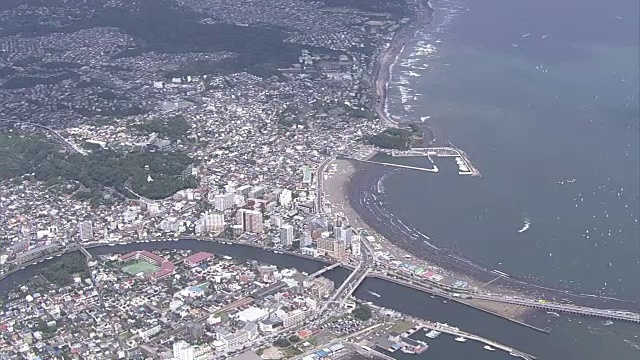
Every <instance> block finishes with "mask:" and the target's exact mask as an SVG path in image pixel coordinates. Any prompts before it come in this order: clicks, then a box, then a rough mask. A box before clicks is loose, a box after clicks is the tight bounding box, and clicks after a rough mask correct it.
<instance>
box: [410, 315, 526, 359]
mask: <svg viewBox="0 0 640 360" xmlns="http://www.w3.org/2000/svg"><path fill="white" fill-rule="evenodd" d="M418 326H420V327H423V328H427V329H431V330H436V331H439V332H443V333H446V334H449V335H453V336H462V337H464V338H466V339H469V340H473V341H477V342H480V343H483V344H485V345H488V346H491V347H493V348H495V349H499V350H502V351H505V352H507V353H509V354H510V355H512V356H515V357H519V358H521V359H524V360H534V359H536V357H535V356H533V355H531V354H527V353H526V352H524V351H520V350H517V349H514V348H512V347H509V346H507V345H503V344H500V343H498V342H496V341H493V340H489V339H486V338H483V337H481V336H478V335H474V334H471V333H468V332H465V331H462V330H460V329H458V328H457V327H454V326H450V325H447V324H441V323H432V322H430V321H425V320H421V322H420V323H419V325H418Z"/></svg>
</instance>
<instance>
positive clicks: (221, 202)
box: [213, 194, 235, 211]
mask: <svg viewBox="0 0 640 360" xmlns="http://www.w3.org/2000/svg"><path fill="white" fill-rule="evenodd" d="M234 197H235V195H234V194H218V195H216V196H214V197H213V206H214V207H215V209H216V210H218V211H225V210H227V209H231V208H232V207H233V204H234Z"/></svg>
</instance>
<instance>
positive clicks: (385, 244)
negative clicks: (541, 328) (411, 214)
mask: <svg viewBox="0 0 640 360" xmlns="http://www.w3.org/2000/svg"><path fill="white" fill-rule="evenodd" d="M327 170H328V171H327V172H326V173H325V174H326V175H327V177H326V180H324V194H325V198H324V200H325V201H328V202H329V203H330V204H331V212H332V213H333V214H335V215H338V214H341V215H342V216H344V217H346V218H347V219H348V220H349V224H351V226H353V227H355V228H362V229H364V230H366V231H367V232H368V233H369V234H370V235H372V236H373V237H374V238H375V243H376V244H377V245H378V247H379V248H380V249H381V252H384V253H388V254H390V255H392V256H393V257H395V258H396V259H404V262H407V263H415V264H416V265H421V266H423V267H425V266H426V267H427V268H429V270H431V271H434V272H437V273H439V274H445V275H448V276H452V277H456V278H459V279H467V280H468V281H469V282H470V283H471V284H472V285H471V286H474V285H475V286H481V283H479V282H477V281H474V279H472V278H470V277H468V276H465V275H462V274H456V273H453V272H451V271H447V270H445V269H443V268H441V267H438V266H436V265H434V264H430V263H426V262H425V261H424V260H422V259H419V258H416V257H415V256H414V254H411V253H409V252H408V251H406V250H404V249H402V248H400V247H398V246H396V245H394V244H393V243H392V242H391V241H389V240H388V239H387V238H385V237H384V236H382V235H381V234H380V233H378V232H377V231H376V230H375V229H374V228H372V227H371V226H369V224H367V223H366V222H365V221H364V220H363V219H362V217H361V216H360V215H359V214H358V213H357V212H356V211H355V210H354V209H353V207H352V206H351V205H350V203H349V185H350V181H351V180H352V178H353V176H354V174H355V173H356V167H355V166H354V165H353V164H352V163H351V162H350V161H348V160H334V161H332V162H331V163H330V164H329V165H328V166H327ZM472 305H474V306H477V307H479V308H481V309H485V310H488V311H490V312H493V313H496V314H498V315H500V316H504V317H507V318H511V319H514V320H522V319H523V318H524V316H525V315H526V314H528V313H529V312H531V311H532V310H531V309H527V308H523V307H520V306H514V305H507V304H498V303H493V302H489V301H477V302H474V303H473V304H472Z"/></svg>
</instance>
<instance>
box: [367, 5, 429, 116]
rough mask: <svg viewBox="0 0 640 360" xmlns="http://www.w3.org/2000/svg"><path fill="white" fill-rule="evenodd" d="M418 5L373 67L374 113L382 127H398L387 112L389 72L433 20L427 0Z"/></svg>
mask: <svg viewBox="0 0 640 360" xmlns="http://www.w3.org/2000/svg"><path fill="white" fill-rule="evenodd" d="M419 4H420V10H419V11H417V12H416V13H414V14H413V15H412V17H411V20H409V23H408V24H407V26H406V27H403V28H401V29H400V30H399V31H398V32H397V33H396V34H394V36H393V38H392V40H391V43H389V44H388V47H387V48H386V49H384V50H382V52H381V54H380V56H378V58H377V59H376V62H375V64H374V66H373V72H372V75H371V78H372V81H371V82H372V84H373V93H374V101H375V111H376V113H377V114H378V117H379V118H380V120H381V122H382V125H383V126H387V127H395V126H397V125H398V121H396V120H393V119H392V118H391V116H390V115H389V113H388V111H387V107H388V103H387V93H388V88H389V82H390V81H391V71H392V70H393V67H394V65H395V64H396V63H397V62H398V59H399V57H400V54H401V53H402V51H403V49H404V47H405V46H406V44H407V43H408V42H409V41H411V40H413V38H414V37H415V33H416V32H417V31H418V30H419V29H420V28H422V27H424V26H425V25H427V24H429V23H430V22H431V21H432V20H433V12H434V10H433V8H432V7H431V4H430V3H429V0H422V1H420V2H419ZM423 15H426V16H423Z"/></svg>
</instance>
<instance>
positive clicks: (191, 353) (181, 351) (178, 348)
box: [173, 341, 196, 360]
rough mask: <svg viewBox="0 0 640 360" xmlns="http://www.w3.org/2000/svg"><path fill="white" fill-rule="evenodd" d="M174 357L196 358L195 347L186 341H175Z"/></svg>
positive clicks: (184, 359)
mask: <svg viewBox="0 0 640 360" xmlns="http://www.w3.org/2000/svg"><path fill="white" fill-rule="evenodd" d="M173 358H174V359H176V360H194V359H195V358H196V354H195V349H194V348H193V346H191V345H189V344H188V343H187V342H186V341H177V342H175V343H173Z"/></svg>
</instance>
